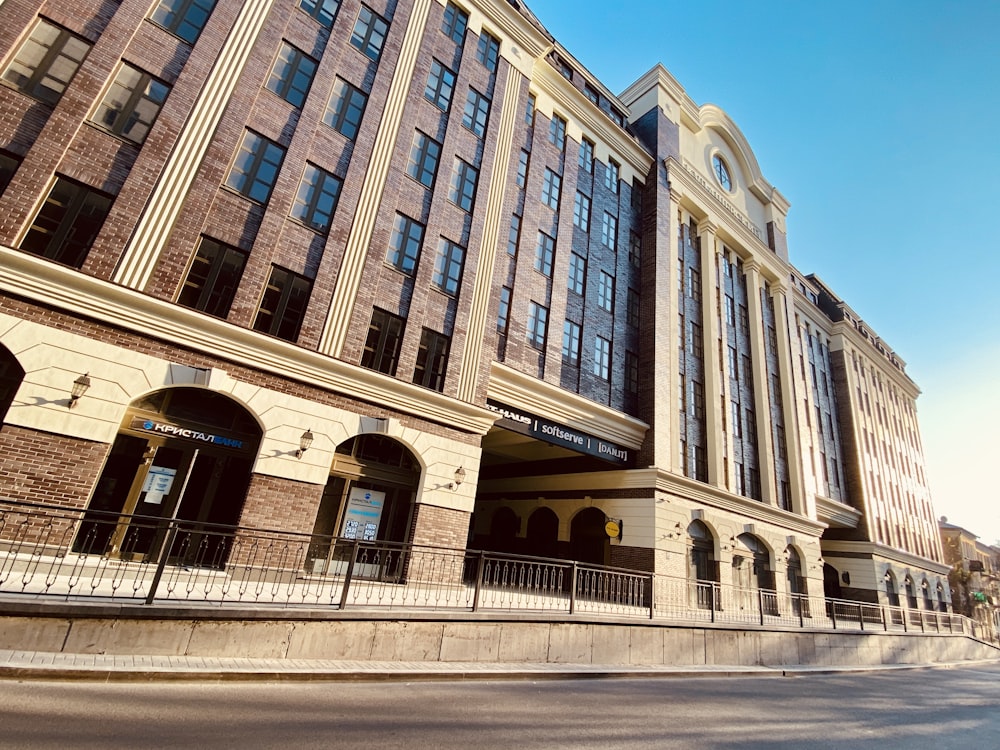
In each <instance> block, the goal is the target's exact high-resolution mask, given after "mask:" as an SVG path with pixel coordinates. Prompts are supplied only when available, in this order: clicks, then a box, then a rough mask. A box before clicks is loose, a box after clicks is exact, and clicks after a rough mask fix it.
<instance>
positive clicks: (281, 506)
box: [239, 474, 323, 534]
mask: <svg viewBox="0 0 1000 750" xmlns="http://www.w3.org/2000/svg"><path fill="white" fill-rule="evenodd" d="M322 496H323V485H319V484H310V483H308V482H296V481H294V480H291V479H283V478H281V477H272V476H265V475H263V474H254V475H253V477H252V478H251V480H250V487H249V489H248V490H247V497H246V502H245V503H244V505H243V513H242V515H241V516H240V522H239V524H240V526H249V527H250V528H258V529H280V530H281V531H289V532H298V533H302V534H311V533H312V530H313V525H314V524H315V522H316V512H317V510H318V509H319V501H320V498H321V497H322Z"/></svg>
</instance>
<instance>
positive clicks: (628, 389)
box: [625, 351, 639, 397]
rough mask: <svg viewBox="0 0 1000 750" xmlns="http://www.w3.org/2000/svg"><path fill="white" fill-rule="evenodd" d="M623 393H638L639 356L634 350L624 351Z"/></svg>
mask: <svg viewBox="0 0 1000 750" xmlns="http://www.w3.org/2000/svg"><path fill="white" fill-rule="evenodd" d="M625 393H626V394H628V395H629V396H632V397H635V396H638V395H639V357H638V356H636V354H635V352H629V351H626V352H625Z"/></svg>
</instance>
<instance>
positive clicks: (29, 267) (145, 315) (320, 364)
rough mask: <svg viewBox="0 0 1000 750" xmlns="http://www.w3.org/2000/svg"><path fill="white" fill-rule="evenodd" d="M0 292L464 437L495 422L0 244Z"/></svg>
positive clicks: (434, 395)
mask: <svg viewBox="0 0 1000 750" xmlns="http://www.w3.org/2000/svg"><path fill="white" fill-rule="evenodd" d="M0 290H3V291H4V292H7V293H9V294H12V295H16V296H19V297H24V298H26V299H28V300H31V301H33V302H37V303H39V304H43V305H49V306H51V307H54V308H56V309H59V310H63V311H65V312H68V313H72V314H74V315H78V316H80V317H84V318H89V319H91V320H96V321H98V322H101V323H106V324H108V325H113V326H118V327H120V328H124V329H127V330H129V331H134V332H135V333H139V334H142V335H146V336H151V337H154V338H157V339H160V340H162V341H167V342H170V343H172V344H176V345H178V346H183V347H187V348H190V349H193V350H195V351H199V352H204V353H205V354H208V355H211V356H216V357H220V358H222V359H226V360H230V361H233V362H237V363H239V364H242V365H246V366H248V367H253V368H256V369H259V370H262V371H265V372H269V373H272V374H274V375H277V376H279V377H284V378H288V379H290V380H295V381H298V382H301V383H305V384H307V385H312V386H316V387H318V388H323V389H326V390H329V391H334V392H336V393H338V394H342V395H344V396H348V397H351V398H356V399H359V400H362V401H367V402H369V403H373V404H378V405H380V406H384V407H386V408H388V409H393V410H396V411H400V412H403V413H406V414H410V415H412V416H414V417H419V418H420V419H425V420H428V421H431V422H435V423H438V424H443V425H446V426H449V427H454V428H455V429H458V430H462V431H465V432H469V433H473V434H479V435H482V434H485V433H486V432H487V431H488V430H489V429H490V427H491V426H492V425H493V422H494V421H495V419H496V416H495V415H494V414H493V413H492V412H490V411H488V410H487V409H483V408H480V407H478V406H475V405H473V404H469V403H466V402H463V401H459V400H457V399H454V398H451V397H450V396H446V395H444V394H441V393H438V392H437V391H431V390H428V389H426V388H421V387H420V386H416V385H413V384H411V383H405V382H403V381H400V380H396V379H395V378H391V377H389V376H387V375H383V374H381V373H378V372H375V371H374V370H368V369H366V368H363V367H359V366H357V365H351V364H348V363H346V362H341V361H339V360H336V359H332V358H330V357H328V356H325V355H322V354H319V353H318V352H314V351H311V350H308V349H303V348H302V347H299V346H296V345H295V344H292V343H290V342H287V341H284V340H282V339H277V338H274V337H271V336H265V335H263V334H261V333H258V332H256V331H253V330H250V329H247V328H243V327H241V326H236V325H233V324H232V323H228V322H226V321H224V320H220V319H218V318H213V317H212V316H209V315H204V314H202V313H199V312H196V311H194V310H190V309H188V308H186V307H181V306H180V305H176V304H174V303H172V302H165V301H163V300H159V299H155V298H153V297H149V296H146V295H144V294H141V293H139V292H136V291H134V290H132V289H129V288H127V287H123V286H118V285H116V284H112V283H109V282H107V281H103V280H101V279H97V278H94V277H93V276H88V275H86V274H84V273H80V272H79V271H76V270H74V269H72V268H67V267H65V266H60V265H57V264H55V263H51V262H49V261H47V260H44V259H42V258H39V257H37V256H34V255H30V254H28V253H23V252H19V251H17V250H12V249H10V248H8V247H5V246H2V245H0Z"/></svg>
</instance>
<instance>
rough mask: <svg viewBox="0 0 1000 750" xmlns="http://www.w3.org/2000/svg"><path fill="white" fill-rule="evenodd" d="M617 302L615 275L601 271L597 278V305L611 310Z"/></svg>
mask: <svg viewBox="0 0 1000 750" xmlns="http://www.w3.org/2000/svg"><path fill="white" fill-rule="evenodd" d="M614 303H615V277H614V276H612V275H611V274H609V273H608V272H607V271H601V275H600V277H599V278H598V280H597V306H598V307H599V308H601V309H602V310H607V311H608V312H611V310H612V309H613V308H614Z"/></svg>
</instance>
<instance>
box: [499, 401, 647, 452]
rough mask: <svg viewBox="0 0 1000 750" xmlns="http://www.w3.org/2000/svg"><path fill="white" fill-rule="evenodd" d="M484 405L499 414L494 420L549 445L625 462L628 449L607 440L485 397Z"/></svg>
mask: <svg viewBox="0 0 1000 750" xmlns="http://www.w3.org/2000/svg"><path fill="white" fill-rule="evenodd" d="M486 408H487V409H489V410H490V411H492V412H493V413H494V414H499V415H500V419H499V420H498V422H497V424H498V425H500V426H501V427H503V428H505V429H508V430H512V431H513V432H519V433H521V434H522V435H529V436H530V437H533V438H536V439H538V440H541V441H543V442H546V443H551V444H552V445H559V446H562V447H563V448H569V449H570V450H573V451H576V452H577V453H585V454H586V455H588V456H594V457H595V458H600V459H603V460H604V461H609V462H610V463H613V464H618V465H625V464H627V463H628V462H629V454H630V453H631V451H629V449H628V448H624V447H622V446H620V445H616V444H615V443H612V442H610V441H608V440H604V439H602V438H599V437H595V436H594V435H588V434H587V433H585V432H581V431H579V430H575V429H572V428H570V427H566V426H565V425H560V424H557V423H555V422H550V421H549V420H547V419H542V418H541V417H536V416H535V415H533V414H528V413H527V412H523V411H521V410H519V409H515V408H513V407H511V406H505V405H504V404H500V403H497V402H496V401H487V402H486Z"/></svg>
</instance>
